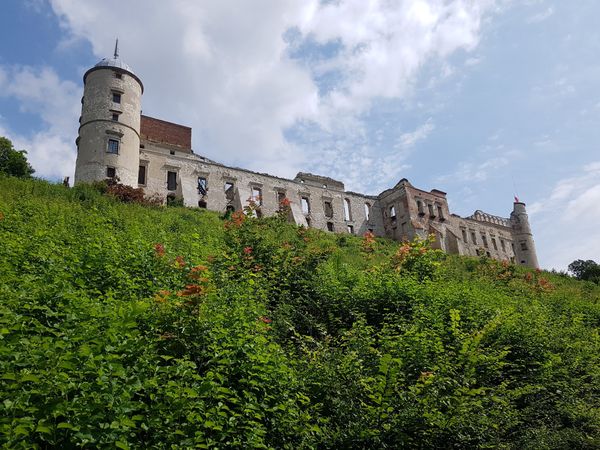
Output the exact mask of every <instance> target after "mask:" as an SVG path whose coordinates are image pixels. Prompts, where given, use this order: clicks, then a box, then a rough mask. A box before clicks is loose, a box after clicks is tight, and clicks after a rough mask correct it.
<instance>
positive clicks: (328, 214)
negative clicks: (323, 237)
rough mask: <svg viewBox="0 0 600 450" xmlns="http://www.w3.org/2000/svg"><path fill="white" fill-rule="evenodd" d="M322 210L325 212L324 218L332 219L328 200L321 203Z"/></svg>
mask: <svg viewBox="0 0 600 450" xmlns="http://www.w3.org/2000/svg"><path fill="white" fill-rule="evenodd" d="M323 210H324V211H325V217H333V205H332V203H331V202H330V201H329V200H326V201H324V202H323ZM329 231H331V230H329Z"/></svg>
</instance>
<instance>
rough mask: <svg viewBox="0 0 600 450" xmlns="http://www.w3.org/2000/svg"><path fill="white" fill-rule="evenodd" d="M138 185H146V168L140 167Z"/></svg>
mask: <svg viewBox="0 0 600 450" xmlns="http://www.w3.org/2000/svg"><path fill="white" fill-rule="evenodd" d="M138 184H146V166H140V168H139V170H138Z"/></svg>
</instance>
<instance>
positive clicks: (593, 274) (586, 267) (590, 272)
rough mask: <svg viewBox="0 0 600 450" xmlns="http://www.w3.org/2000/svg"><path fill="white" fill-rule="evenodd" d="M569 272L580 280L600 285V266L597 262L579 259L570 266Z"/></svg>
mask: <svg viewBox="0 0 600 450" xmlns="http://www.w3.org/2000/svg"><path fill="white" fill-rule="evenodd" d="M569 272H571V273H573V275H575V278H577V279H578V280H585V281H592V282H593V283H596V284H600V264H597V263H596V261H592V260H591V259H588V260H587V261H584V260H583V259H578V260H575V261H573V262H572V263H571V264H569Z"/></svg>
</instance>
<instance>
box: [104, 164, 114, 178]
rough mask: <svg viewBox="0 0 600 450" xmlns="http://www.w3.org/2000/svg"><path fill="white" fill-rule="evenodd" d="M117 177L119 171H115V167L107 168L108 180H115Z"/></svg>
mask: <svg viewBox="0 0 600 450" xmlns="http://www.w3.org/2000/svg"><path fill="white" fill-rule="evenodd" d="M116 176H117V169H115V168H114V167H110V166H109V167H107V168H106V178H115V177H116Z"/></svg>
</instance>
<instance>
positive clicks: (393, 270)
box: [0, 178, 600, 449]
mask: <svg viewBox="0 0 600 450" xmlns="http://www.w3.org/2000/svg"><path fill="white" fill-rule="evenodd" d="M99 188H100V190H101V191H102V190H103V189H104V188H102V187H98V186H96V187H92V186H77V187H76V188H73V189H67V188H65V187H63V186H59V185H51V184H48V183H45V182H42V181H37V180H19V179H16V178H5V179H0V191H1V192H2V196H0V242H1V244H2V245H1V246H0V295H1V296H2V302H1V303H0V354H1V355H2V358H0V374H1V375H0V390H1V392H2V398H3V401H2V403H0V410H1V414H0V442H1V444H2V446H4V447H6V448H75V447H88V448H93V447H110V448H113V447H116V448H194V447H198V448H294V449H297V448H331V449H338V448H507V449H521V448H524V449H527V448H531V449H533V448H535V449H537V448H556V449H562V448H590V449H591V448H598V447H599V446H600V400H599V399H600V392H599V391H600V388H599V386H600V336H599V332H598V330H599V327H600V288H599V287H598V286H597V285H595V284H593V283H590V282H580V281H576V280H574V279H572V278H570V277H565V276H562V275H560V274H552V273H546V272H537V271H532V270H529V269H524V268H522V267H515V266H513V265H510V264H507V263H500V262H497V261H494V260H491V259H489V258H463V257H457V256H448V255H443V254H440V253H439V252H437V251H433V250H431V249H429V247H428V243H427V242H426V241H415V242H412V243H404V244H398V243H395V242H391V241H387V240H385V239H375V238H374V237H373V236H366V237H362V238H359V237H353V236H349V235H335V234H332V233H322V232H319V231H317V230H314V229H306V228H302V227H300V228H298V227H295V226H293V225H291V224H289V223H288V222H287V221H288V215H287V213H286V212H285V211H284V212H282V214H280V215H278V216H277V217H271V218H264V219H262V218H261V219H259V218H256V217H254V216H255V214H254V213H253V208H255V206H253V205H250V206H249V208H248V209H246V211H245V213H242V212H237V213H234V214H232V215H231V217H229V218H227V219H226V220H224V219H221V218H219V217H218V215H216V214H214V213H211V212H207V211H202V213H199V212H198V211H195V210H191V209H181V208H180V209H175V208H173V209H170V208H160V209H158V208H147V207H144V206H141V205H139V204H136V203H135V202H131V203H130V204H123V203H122V202H121V201H118V200H117V199H115V198H114V197H111V196H105V195H103V194H102V193H101V192H99V190H98V189H99ZM107 189H108V188H107ZM125 196H126V197H127V198H130V197H131V196H135V193H132V195H131V196H130V195H129V193H127V194H126V195H125ZM121 200H123V199H121ZM256 215H257V214H256Z"/></svg>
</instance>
